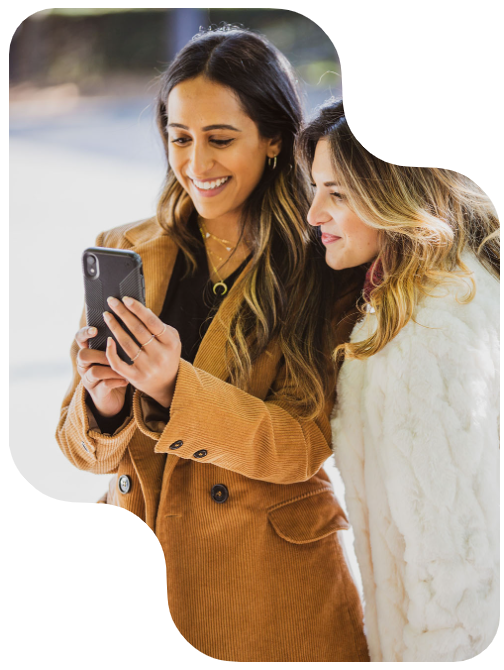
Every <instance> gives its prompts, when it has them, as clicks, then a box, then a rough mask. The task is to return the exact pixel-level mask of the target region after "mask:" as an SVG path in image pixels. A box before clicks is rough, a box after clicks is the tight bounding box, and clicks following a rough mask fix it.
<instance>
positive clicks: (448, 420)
mask: <svg viewBox="0 0 504 670" xmlns="http://www.w3.org/2000/svg"><path fill="white" fill-rule="evenodd" d="M462 259H463V261H464V262H465V263H466V265H467V266H468V267H469V268H470V270H472V272H473V278H474V280H475V282H476V296H475V298H474V300H473V301H472V302H470V303H468V304H465V305H464V304H460V303H459V302H457V300H456V297H457V295H460V294H461V293H460V288H459V287H457V286H456V285H455V284H453V283H452V282H448V281H446V282H443V283H442V284H441V285H440V287H438V289H436V293H437V296H438V297H433V296H429V297H426V298H423V299H422V302H421V304H420V305H419V307H418V310H417V313H416V316H415V322H410V323H409V324H408V325H407V326H406V327H405V328H403V329H402V331H401V332H400V333H399V334H398V335H397V337H396V338H395V339H394V340H393V341H392V342H390V343H389V344H387V345H386V346H385V347H384V348H383V349H382V351H380V352H379V353H378V354H376V355H375V356H372V357H371V358H369V359H367V360H365V361H346V362H345V363H344V364H343V366H342V368H341V372H340V376H339V379H338V401H337V404H336V407H335V411H334V418H333V420H332V429H333V444H334V449H335V458H336V463H337V465H338V468H339V469H340V471H341V475H342V478H343V481H344V484H345V491H346V492H345V498H346V502H347V507H348V512H349V517H350V522H351V523H352V525H353V528H354V533H355V551H356V555H357V560H358V562H359V566H360V570H361V574H362V581H363V587H364V600H365V624H366V634H367V639H368V644H369V649H370V655H371V660H372V661H460V660H463V659H468V658H471V657H473V656H475V655H477V654H478V653H479V652H481V651H482V650H483V649H485V648H486V647H487V646H488V645H489V643H490V642H491V641H492V639H493V637H494V635H495V633H496V630H497V626H498V620H499V436H498V422H499V282H498V281H497V280H496V279H495V278H494V277H493V276H491V275H490V273H489V272H487V270H486V269H485V268H483V266H482V265H481V264H480V263H479V261H478V260H477V259H476V257H475V256H474V255H473V254H472V253H471V252H465V253H464V255H463V257H462ZM462 293H463V291H462ZM373 322H374V323H375V317H374V315H370V316H369V318H368V319H365V320H363V321H361V322H360V323H358V324H357V325H356V327H355V328H354V332H353V333H352V341H359V340H362V339H364V336H365V333H366V332H370V331H369V330H368V329H372V328H373V327H374V323H373Z"/></svg>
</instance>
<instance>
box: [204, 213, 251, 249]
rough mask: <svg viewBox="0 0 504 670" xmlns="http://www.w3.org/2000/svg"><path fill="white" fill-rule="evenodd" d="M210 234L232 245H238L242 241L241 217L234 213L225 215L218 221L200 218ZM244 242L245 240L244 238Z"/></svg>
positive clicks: (217, 219)
mask: <svg viewBox="0 0 504 670" xmlns="http://www.w3.org/2000/svg"><path fill="white" fill-rule="evenodd" d="M200 220H201V221H203V224H204V226H205V228H206V229H207V231H208V232H209V233H212V235H215V236H216V237H219V238H222V239H226V240H229V242H231V244H233V245H236V244H237V243H238V240H239V239H240V227H241V224H240V216H239V214H236V213H234V212H230V213H229V214H224V215H223V216H219V217H218V218H216V219H205V218H203V217H200ZM242 242H243V238H242Z"/></svg>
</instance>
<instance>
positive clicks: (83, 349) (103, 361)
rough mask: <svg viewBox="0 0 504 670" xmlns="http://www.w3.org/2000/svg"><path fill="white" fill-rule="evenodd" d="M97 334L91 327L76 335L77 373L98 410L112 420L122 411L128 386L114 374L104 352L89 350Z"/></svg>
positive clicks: (117, 374) (120, 376)
mask: <svg viewBox="0 0 504 670" xmlns="http://www.w3.org/2000/svg"><path fill="white" fill-rule="evenodd" d="M96 334H97V330H96V328H95V327H91V328H90V327H88V326H86V327H85V328H81V329H80V330H79V331H77V333H76V334H75V340H76V342H77V344H78V345H79V352H78V353H77V371H78V372H79V374H80V376H81V379H82V383H83V384H84V388H86V389H87V391H88V393H89V395H90V396H91V398H92V399H93V402H94V405H95V407H96V409H97V410H98V411H99V412H100V414H101V415H102V416H105V417H110V416H115V415H116V414H118V413H119V412H120V411H121V410H122V408H123V406H124V400H125V397H126V388H127V386H128V383H129V382H128V380H127V379H125V378H124V377H123V376H122V375H120V374H119V373H118V372H115V371H114V370H112V368H111V367H110V365H109V362H108V360H107V356H106V355H105V352H103V351H100V350H98V349H90V348H89V340H90V338H92V337H95V336H96Z"/></svg>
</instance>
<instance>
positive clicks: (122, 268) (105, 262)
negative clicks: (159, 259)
mask: <svg viewBox="0 0 504 670" xmlns="http://www.w3.org/2000/svg"><path fill="white" fill-rule="evenodd" d="M82 274H83V275H84V299H85V303H86V320H87V325H88V326H94V327H95V328H96V329H97V330H98V334H97V335H96V336H95V337H92V338H91V339H90V340H89V347H90V348H91V349H100V350H101V351H105V349H106V346H107V337H109V336H110V337H114V335H113V334H112V331H111V330H110V329H109V327H108V326H107V324H106V323H105V319H104V318H103V312H105V311H108V312H112V310H111V309H110V307H109V306H108V303H107V298H109V297H113V298H118V299H119V300H122V299H123V298H124V296H130V297H131V298H135V299H136V300H139V301H140V302H141V303H142V304H143V305H145V280H144V276H143V268H142V259H141V258H140V256H139V255H138V254H137V253H135V252H134V251H128V250H126V249H108V248H106V247H89V248H88V249H86V250H85V251H84V253H83V254H82ZM114 316H115V317H116V319H117V320H118V321H119V323H120V324H121V326H122V327H123V328H124V330H125V331H126V332H127V333H128V335H130V337H132V338H133V340H134V341H135V342H137V340H136V338H135V337H134V336H133V335H132V333H131V332H130V330H129V329H128V328H127V327H126V325H125V324H124V323H123V321H122V320H121V319H120V318H119V317H118V316H117V315H116V314H115V313H114ZM114 340H115V342H116V344H117V353H118V355H119V356H120V358H121V359H122V360H123V361H125V362H126V363H129V364H131V359H130V357H129V356H128V355H127V354H126V352H125V351H124V349H123V348H122V347H121V346H120V345H119V343H118V342H117V340H116V338H115V337H114ZM137 344H138V342H137ZM138 346H140V344H139V345H138Z"/></svg>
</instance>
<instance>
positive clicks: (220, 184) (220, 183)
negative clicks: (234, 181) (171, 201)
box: [191, 176, 231, 198]
mask: <svg viewBox="0 0 504 670" xmlns="http://www.w3.org/2000/svg"><path fill="white" fill-rule="evenodd" d="M230 180H231V177H229V176H228V177H219V178H217V179H206V180H205V181H199V180H198V179H191V183H192V184H193V186H194V188H195V189H196V191H197V193H198V195H201V196H202V197H203V198H211V197H213V196H215V195H218V194H219V193H221V192H222V191H223V190H224V189H225V188H226V186H227V185H228V183H229V182H230Z"/></svg>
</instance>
